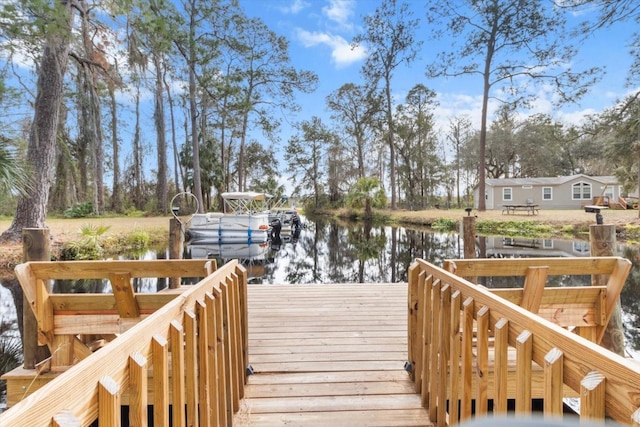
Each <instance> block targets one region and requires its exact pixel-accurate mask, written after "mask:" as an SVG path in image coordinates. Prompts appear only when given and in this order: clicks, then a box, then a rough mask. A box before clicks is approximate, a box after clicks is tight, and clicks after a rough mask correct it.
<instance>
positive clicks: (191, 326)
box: [0, 261, 248, 426]
mask: <svg viewBox="0 0 640 427" xmlns="http://www.w3.org/2000/svg"><path fill="white" fill-rule="evenodd" d="M155 265H159V264H155ZM86 266H88V264H86ZM177 266H178V265H177V264H176V265H173V266H172V267H177ZM120 267H122V266H120ZM138 267H139V268H140V270H138V271H143V270H144V271H146V273H145V274H147V273H149V272H152V270H151V269H150V268H149V266H145V265H144V263H142V264H138V265H136V268H138ZM59 268H60V266H44V264H42V265H38V267H36V270H37V272H34V271H36V270H33V271H32V274H30V277H32V278H33V277H36V276H37V274H40V273H41V272H42V271H47V272H48V273H47V274H51V272H52V271H61V270H59ZM92 270H95V266H90V267H89V268H85V267H83V269H82V271H85V272H86V271H92ZM120 271H122V270H120ZM173 271H174V272H178V271H179V272H180V275H182V274H183V271H182V270H180V269H179V268H178V269H174V270H173ZM185 271H186V270H185ZM56 274H57V273H56ZM61 274H65V275H66V276H67V277H68V278H74V277H73V274H72V273H71V272H64V273H61ZM81 274H84V273H81ZM131 274H132V275H135V274H137V273H135V272H133V271H132V272H131ZM152 275H153V274H152ZM246 282H247V272H246V270H245V269H244V267H242V266H241V265H239V264H238V262H237V261H231V262H229V263H227V264H226V265H224V266H223V267H221V268H219V269H218V270H216V271H215V272H213V273H212V274H210V275H208V276H206V277H205V278H204V279H202V280H201V281H200V282H199V283H197V284H196V285H191V286H184V287H183V289H181V292H179V293H177V294H175V295H173V297H174V298H173V299H171V300H170V301H168V302H167V303H166V304H165V305H163V306H161V307H159V308H158V309H157V310H156V311H155V312H153V313H151V314H149V315H148V316H147V317H146V318H145V319H143V320H141V321H139V322H138V323H137V324H135V325H133V326H132V327H131V328H130V329H129V330H127V331H126V332H124V333H122V334H121V335H120V336H118V337H117V338H116V339H114V340H113V341H111V342H110V343H109V344H107V346H106V347H105V348H104V349H102V350H100V351H97V352H95V353H93V354H90V355H89V356H88V357H86V358H84V359H83V360H82V361H80V362H79V363H77V364H75V365H73V366H71V367H70V368H69V369H68V370H67V371H66V372H64V373H62V374H60V375H59V376H58V377H57V378H55V379H54V380H52V381H51V382H49V383H48V384H46V385H44V386H43V387H42V388H40V389H39V390H37V391H35V392H33V393H32V394H30V395H28V396H26V397H25V398H24V399H23V400H22V401H20V402H19V403H17V404H16V405H14V406H12V407H11V408H10V409H8V410H7V411H6V412H4V413H2V414H0V425H7V426H9V425H15V426H18V425H25V426H26V425H29V426H31V425H50V424H52V423H53V424H56V423H58V424H59V422H62V420H64V422H67V423H75V424H77V425H89V424H91V423H92V422H93V421H95V420H99V422H100V424H101V425H102V423H103V422H104V423H105V425H120V421H121V420H120V418H119V417H120V404H122V400H121V399H122V398H123V397H125V396H126V397H127V399H128V404H129V406H130V411H129V413H130V422H131V424H132V425H146V418H147V404H151V405H153V406H154V423H155V424H156V425H160V424H163V423H164V424H168V417H169V411H168V408H169V405H170V404H174V405H175V404H177V406H174V411H173V420H172V423H173V425H174V426H181V425H222V424H226V422H227V420H229V419H230V418H229V417H231V416H232V414H230V413H228V411H227V408H231V410H237V408H238V406H239V404H238V402H239V399H241V398H242V396H243V395H244V384H245V383H246V376H245V375H246V373H245V368H246V366H247V362H248V361H247V360H246V358H245V357H244V355H245V354H246V349H244V348H243V343H245V342H246V340H247V339H246V337H244V336H240V335H241V334H244V333H246V330H247V328H246V325H244V324H243V322H244V320H243V319H244V318H245V316H244V314H243V313H241V310H242V309H243V308H242V307H246ZM49 303H50V304H51V303H52V302H51V301H49ZM169 356H170V357H169ZM169 363H171V369H169ZM170 371H171V377H172V380H171V381H169V378H168V376H169V372H170ZM148 379H149V380H150V381H152V382H153V399H152V400H148V395H147V380H148ZM169 384H172V387H171V389H170V388H169ZM180 402H184V405H181V404H180ZM58 424H56V425H58ZM75 424H74V425H75Z"/></svg>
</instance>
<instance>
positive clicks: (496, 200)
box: [474, 174, 620, 209]
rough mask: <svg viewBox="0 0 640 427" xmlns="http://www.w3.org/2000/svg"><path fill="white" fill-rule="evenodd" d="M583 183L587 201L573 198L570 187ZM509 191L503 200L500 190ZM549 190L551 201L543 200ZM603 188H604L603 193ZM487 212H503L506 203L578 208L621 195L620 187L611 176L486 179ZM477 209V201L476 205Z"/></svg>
mask: <svg viewBox="0 0 640 427" xmlns="http://www.w3.org/2000/svg"><path fill="white" fill-rule="evenodd" d="M578 183H586V184H589V185H590V186H591V194H590V197H589V198H586V199H573V185H574V184H578ZM505 187H508V188H511V194H512V200H511V201H504V200H503V189H504V188H505ZM545 187H549V188H551V194H552V199H551V200H544V199H543V188H545ZM605 189H607V190H606V191H605ZM486 192H487V198H486V206H487V209H502V208H503V205H505V204H526V203H527V202H528V201H531V202H532V203H533V204H536V205H539V207H540V209H580V208H581V207H582V206H583V205H584V204H589V203H591V202H592V201H593V198H594V197H596V196H601V195H603V194H610V195H611V196H612V200H617V199H618V197H619V196H620V186H619V184H618V183H617V181H616V180H615V178H614V177H609V176H604V177H590V176H588V175H583V174H580V175H573V176H570V177H557V178H505V179H488V180H487V187H486ZM474 194H475V196H476V197H475V200H476V201H477V200H478V196H479V193H478V189H477V188H476V189H475V193H474ZM475 207H476V208H477V202H476V206H475Z"/></svg>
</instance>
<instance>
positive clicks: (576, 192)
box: [571, 182, 591, 200]
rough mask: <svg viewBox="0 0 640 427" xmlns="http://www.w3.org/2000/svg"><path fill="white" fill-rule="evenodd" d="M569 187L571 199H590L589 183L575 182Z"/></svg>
mask: <svg viewBox="0 0 640 427" xmlns="http://www.w3.org/2000/svg"><path fill="white" fill-rule="evenodd" d="M571 188H572V190H573V200H591V184H589V183H586V182H577V183H575V184H573V185H572V186H571Z"/></svg>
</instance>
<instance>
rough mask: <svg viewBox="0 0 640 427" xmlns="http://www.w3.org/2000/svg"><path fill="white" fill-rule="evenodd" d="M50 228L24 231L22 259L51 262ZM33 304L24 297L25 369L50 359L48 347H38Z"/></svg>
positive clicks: (36, 324)
mask: <svg viewBox="0 0 640 427" xmlns="http://www.w3.org/2000/svg"><path fill="white" fill-rule="evenodd" d="M49 242H50V240H49V229H48V228H23V229H22V259H23V261H24V262H29V261H50V260H51V245H50V243H49ZM30 305H31V304H29V301H27V300H26V298H25V297H24V296H23V310H22V323H23V327H24V332H23V336H22V348H23V354H24V368H25V369H35V367H36V365H37V364H38V363H39V362H41V361H43V360H44V359H46V358H47V357H49V352H48V349H47V347H46V346H38V322H37V321H36V317H35V315H34V314H33V311H32V310H31V309H30V308H29V307H30Z"/></svg>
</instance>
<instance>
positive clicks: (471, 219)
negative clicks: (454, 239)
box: [462, 208, 477, 283]
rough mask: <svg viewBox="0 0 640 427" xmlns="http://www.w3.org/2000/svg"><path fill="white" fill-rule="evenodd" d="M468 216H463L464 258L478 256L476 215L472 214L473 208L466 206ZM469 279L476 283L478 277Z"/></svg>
mask: <svg viewBox="0 0 640 427" xmlns="http://www.w3.org/2000/svg"><path fill="white" fill-rule="evenodd" d="M465 212H467V216H465V217H463V218H462V234H463V239H462V241H463V246H464V258H465V259H473V258H475V257H476V217H475V216H473V215H471V208H466V209H465ZM465 279H467V280H468V281H470V282H472V283H476V281H477V278H476V277H465Z"/></svg>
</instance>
